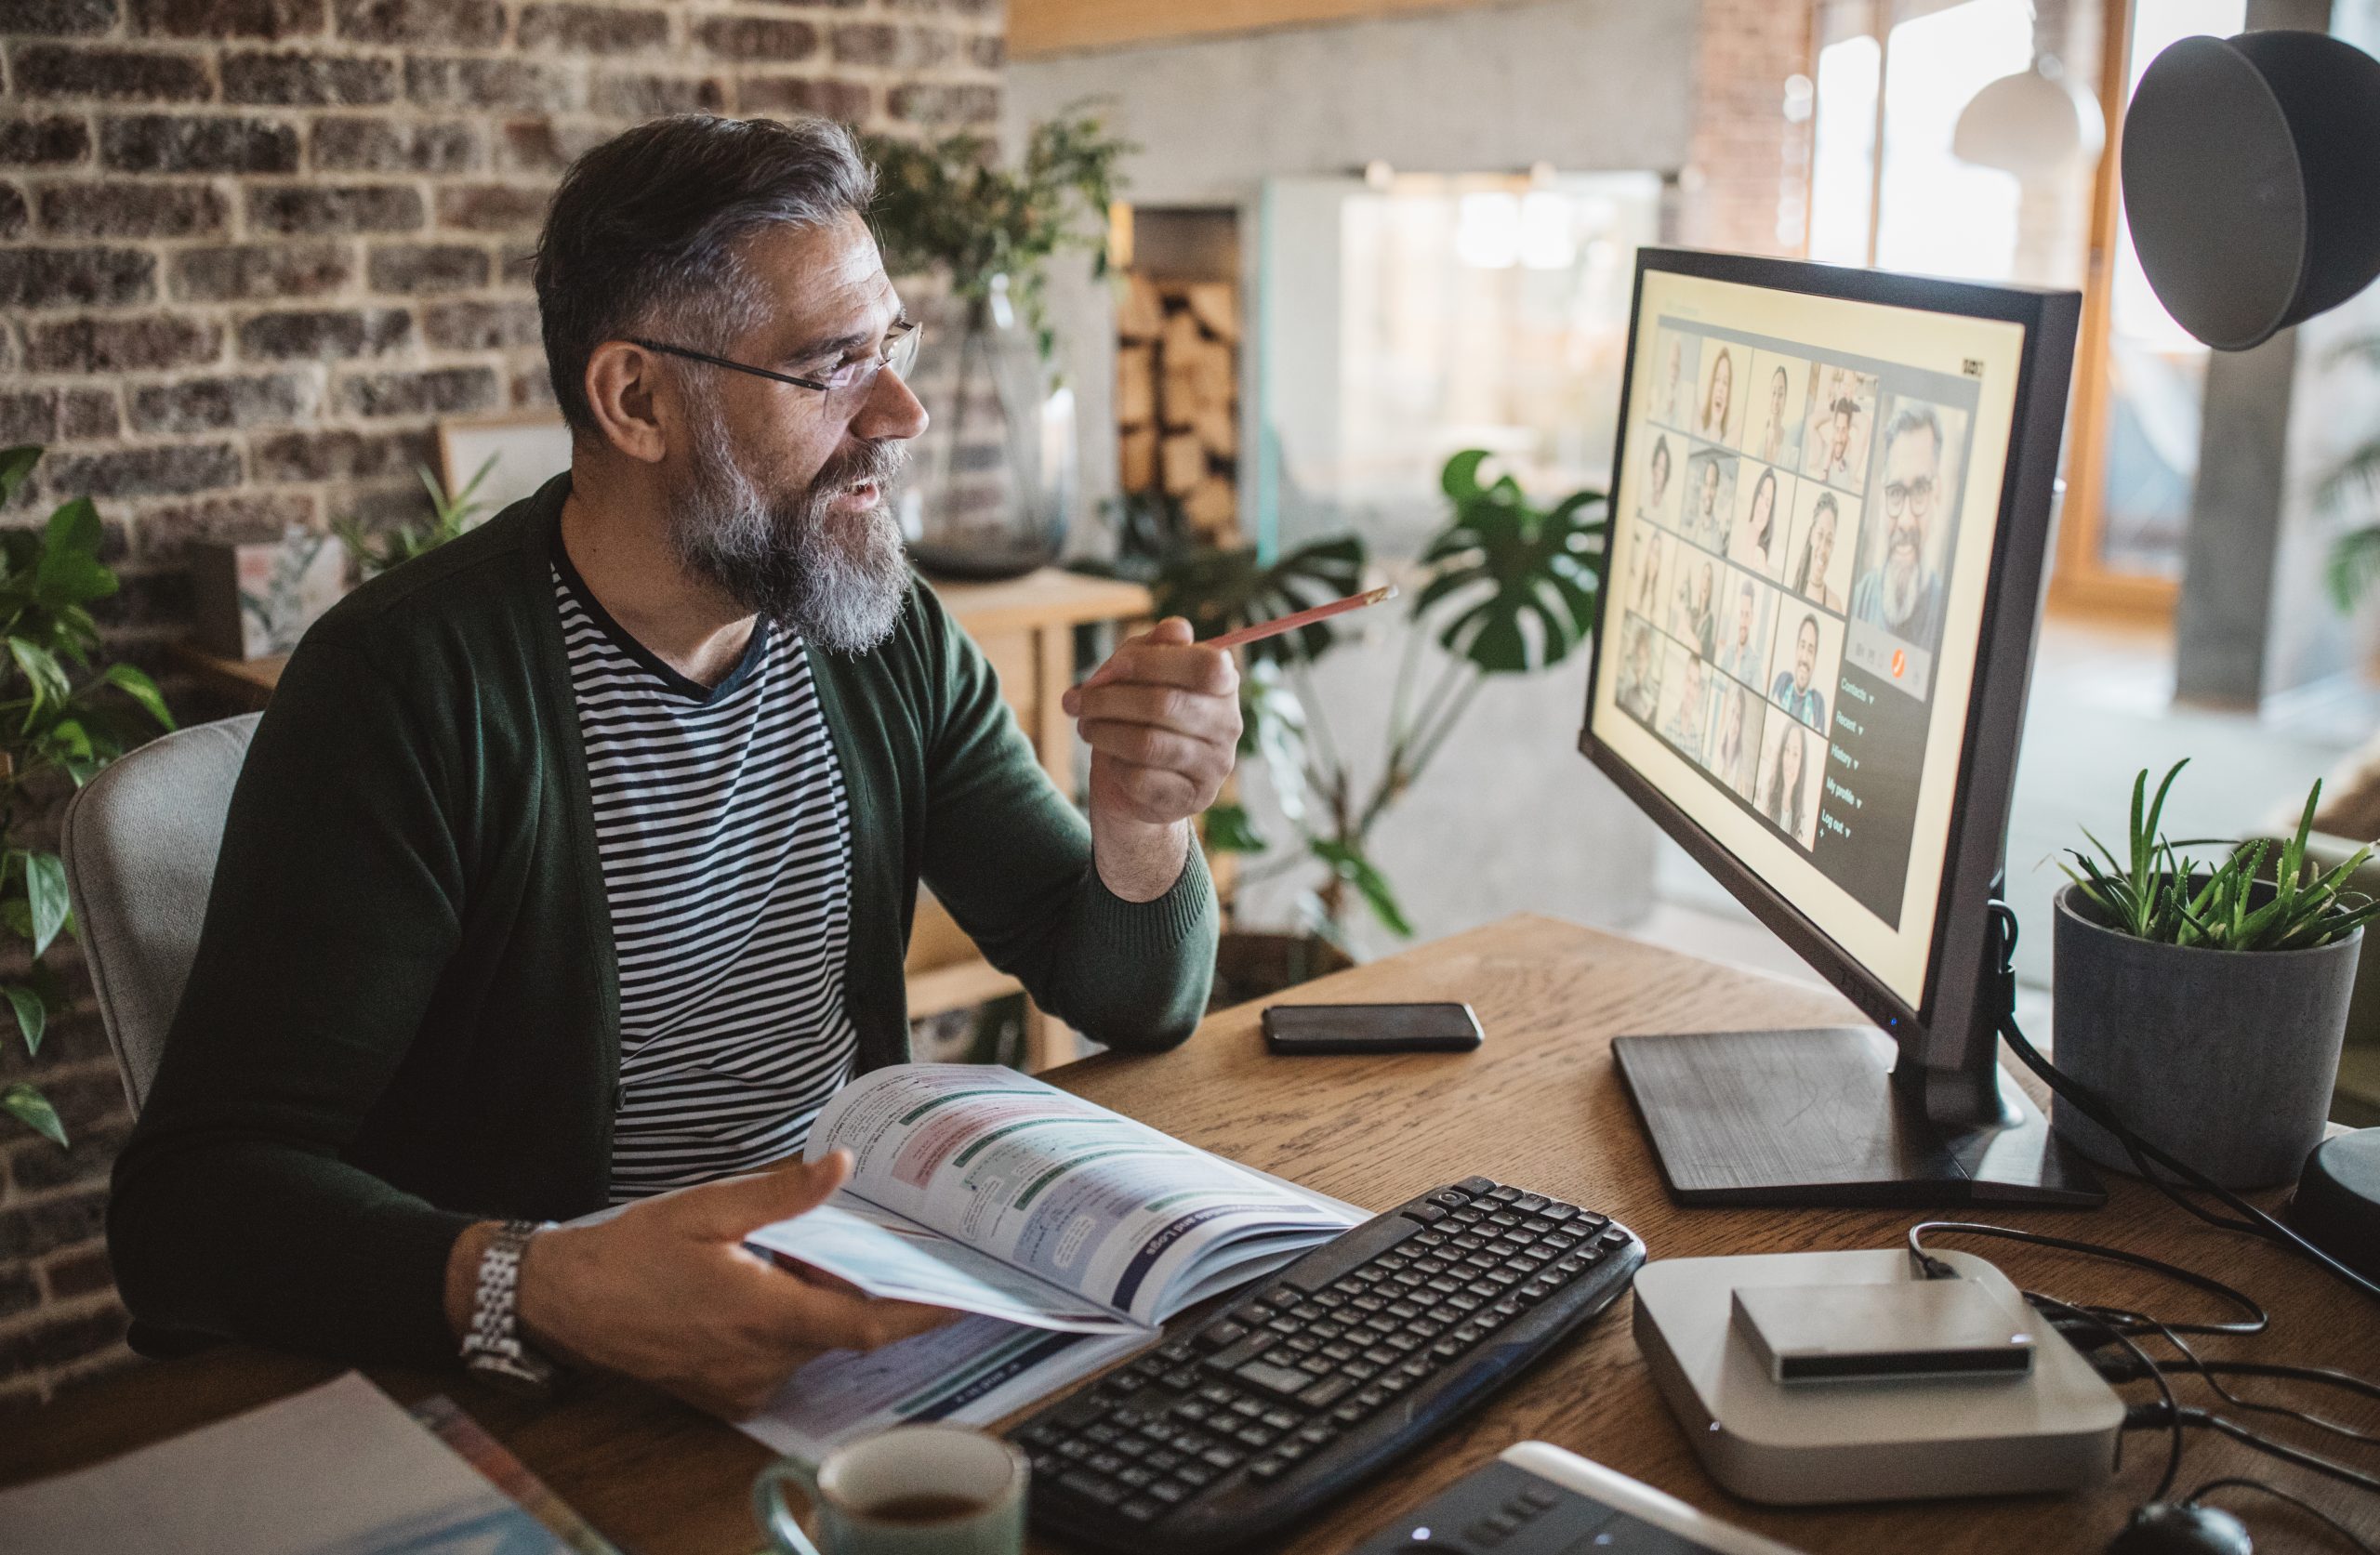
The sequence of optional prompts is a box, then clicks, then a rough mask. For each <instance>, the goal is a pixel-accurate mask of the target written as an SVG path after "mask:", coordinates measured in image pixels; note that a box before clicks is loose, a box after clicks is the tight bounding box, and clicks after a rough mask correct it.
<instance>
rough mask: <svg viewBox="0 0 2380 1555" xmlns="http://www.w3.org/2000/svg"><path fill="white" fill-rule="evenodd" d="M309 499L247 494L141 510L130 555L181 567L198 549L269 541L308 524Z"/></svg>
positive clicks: (310, 524) (296, 495) (286, 494)
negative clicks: (217, 545)
mask: <svg viewBox="0 0 2380 1555" xmlns="http://www.w3.org/2000/svg"><path fill="white" fill-rule="evenodd" d="M314 520H315V511H314V499H313V498H312V497H311V495H309V494H306V493H303V492H268V491H257V490H249V491H244V492H236V493H233V494H229V495H224V496H204V497H193V498H192V499H191V500H190V501H188V502H178V503H169V504H165V505H164V506H161V507H151V508H148V509H146V510H144V511H143V512H142V513H141V515H140V519H139V522H138V523H137V524H136V525H135V526H134V531H133V533H134V537H135V554H136V555H138V556H139V559H140V561H141V562H142V564H143V565H146V566H152V567H179V566H183V565H186V564H187V563H188V561H189V560H190V553H191V549H192V547H194V546H200V545H213V544H220V545H234V546H239V545H246V544H248V543H250V542H251V541H256V540H271V539H273V538H275V537H276V536H278V535H279V534H281V533H282V532H283V531H284V530H286V529H288V528H289V527H291V526H292V525H296V526H298V527H299V528H305V529H311V528H312V527H313V525H314Z"/></svg>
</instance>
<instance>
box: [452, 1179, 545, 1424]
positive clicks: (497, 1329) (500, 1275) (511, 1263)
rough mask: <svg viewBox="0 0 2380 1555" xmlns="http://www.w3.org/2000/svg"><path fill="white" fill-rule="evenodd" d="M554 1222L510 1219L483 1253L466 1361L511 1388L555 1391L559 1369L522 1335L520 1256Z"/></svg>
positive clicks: (465, 1348) (483, 1375) (479, 1372)
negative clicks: (537, 1235)
mask: <svg viewBox="0 0 2380 1555" xmlns="http://www.w3.org/2000/svg"><path fill="white" fill-rule="evenodd" d="M552 1225H553V1222H552V1221H550V1220H544V1221H539V1220H507V1221H505V1222H504V1223H503V1224H502V1225H500V1226H498V1227H497V1228H496V1235H495V1236H493V1237H492V1238H490V1239H489V1241H488V1245H487V1250H486V1251H485V1252H483V1253H482V1254H481V1255H480V1272H479V1273H480V1277H479V1292H478V1295H477V1296H476V1297H475V1298H474V1299H473V1301H472V1303H471V1331H470V1332H469V1333H468V1334H466V1335H464V1336H463V1364H464V1365H465V1366H466V1367H467V1368H468V1369H469V1371H470V1373H471V1375H472V1376H474V1377H480V1378H482V1379H483V1380H484V1381H487V1382H491V1383H494V1384H496V1386H497V1387H499V1388H502V1389H505V1390H508V1391H511V1392H518V1393H528V1394H544V1393H547V1392H549V1391H551V1390H552V1388H553V1385H554V1380H555V1375H556V1367H555V1365H554V1364H553V1362H551V1361H550V1360H549V1359H547V1358H546V1357H545V1356H543V1355H540V1354H539V1353H537V1351H535V1350H533V1349H531V1348H530V1347H529V1346H528V1344H527V1343H526V1342H524V1341H523V1340H522V1338H521V1318H520V1295H521V1256H522V1253H523V1252H524V1251H526V1250H527V1248H528V1245H529V1239H530V1238H531V1237H533V1236H535V1235H536V1234H537V1233H538V1232H541V1231H546V1230H549V1228H550V1227H551V1226H552Z"/></svg>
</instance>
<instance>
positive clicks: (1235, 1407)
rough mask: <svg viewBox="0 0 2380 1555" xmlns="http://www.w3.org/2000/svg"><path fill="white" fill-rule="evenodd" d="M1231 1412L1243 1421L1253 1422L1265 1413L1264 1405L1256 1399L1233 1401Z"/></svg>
mask: <svg viewBox="0 0 2380 1555" xmlns="http://www.w3.org/2000/svg"><path fill="white" fill-rule="evenodd" d="M1231 1412H1232V1413H1233V1414H1235V1415H1236V1416H1238V1417H1240V1418H1241V1419H1243V1420H1253V1419H1256V1418H1257V1417H1260V1416H1262V1415H1263V1413H1264V1405H1263V1403H1260V1402H1258V1401H1257V1400H1255V1399H1250V1398H1237V1399H1234V1400H1232V1401H1231Z"/></svg>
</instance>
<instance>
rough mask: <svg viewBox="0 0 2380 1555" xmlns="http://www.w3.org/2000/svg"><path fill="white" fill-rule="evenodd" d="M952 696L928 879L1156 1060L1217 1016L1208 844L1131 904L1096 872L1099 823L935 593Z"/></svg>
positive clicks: (935, 770)
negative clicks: (1047, 763) (1030, 736)
mask: <svg viewBox="0 0 2380 1555" xmlns="http://www.w3.org/2000/svg"><path fill="white" fill-rule="evenodd" d="M919 596H920V600H919V604H920V608H921V609H922V611H923V612H924V613H925V616H926V625H927V627H928V631H927V638H928V641H929V645H930V649H931V652H932V658H933V661H934V662H933V665H932V669H933V672H934V678H935V684H936V686H937V688H938V694H937V696H936V698H935V700H936V703H937V705H936V706H935V707H933V708H932V710H931V713H930V716H929V719H928V727H927V729H926V730H925V735H926V751H925V758H926V800H925V827H924V837H923V843H924V852H923V859H922V875H923V877H924V880H925V883H926V885H927V886H928V887H929V888H930V889H931V890H932V891H933V893H934V895H935V897H936V898H937V899H939V900H940V901H941V903H943V905H944V906H945V907H947V908H949V909H950V916H952V917H953V918H954V919H956V920H957V921H958V924H959V928H961V929H965V930H966V931H967V934H968V937H969V938H970V939H972V940H973V941H974V942H975V943H976V945H977V947H978V948H980V949H981V950H982V951H983V953H984V955H985V956H986V957H987V958H988V959H989V960H990V961H991V963H992V965H994V966H996V967H998V968H999V969H1001V970H1003V971H1006V972H1009V973H1011V974H1012V975H1013V976H1014V977H1016V978H1017V979H1018V981H1020V982H1023V983H1024V984H1025V991H1026V992H1027V993H1029V994H1031V995H1033V1000H1034V1002H1035V1003H1036V1004H1038V1005H1039V1006H1040V1007H1041V1008H1043V1009H1046V1010H1048V1011H1049V1012H1050V1013H1051V1014H1052V1015H1055V1016H1057V1017H1058V1018H1059V1019H1060V1020H1062V1021H1065V1022H1066V1023H1067V1024H1069V1025H1071V1026H1074V1027H1075V1028H1076V1029H1078V1030H1079V1031H1081V1032H1083V1033H1084V1034H1087V1035H1089V1036H1091V1037H1092V1038H1093V1039H1095V1040H1097V1041H1099V1042H1103V1043H1105V1044H1107V1045H1108V1046H1110V1047H1113V1048H1131V1049H1139V1050H1143V1051H1156V1050H1159V1049H1163V1048H1170V1047H1173V1046H1174V1045H1176V1044H1177V1043H1179V1042H1181V1041H1182V1040H1183V1038H1184V1037H1186V1036H1188V1035H1189V1034H1190V1031H1191V1028H1193V1027H1194V1026H1196V1025H1197V1023H1198V1018H1199V1017H1200V1016H1201V1015H1202V1014H1204V1013H1205V1011H1206V1004H1207V994H1208V991H1209V989H1210V986H1211V984H1212V982H1213V978H1214V968H1215V941H1216V934H1217V922H1218V914H1217V910H1216V906H1215V893H1214V887H1213V884H1212V882H1211V881H1210V879H1209V877H1208V874H1207V865H1206V860H1205V858H1204V857H1203V856H1202V855H1201V854H1200V852H1199V850H1198V849H1197V846H1196V844H1195V843H1194V844H1193V845H1192V847H1191V849H1190V851H1189V858H1188V860H1187V861H1186V862H1185V863H1184V865H1183V871H1182V875H1181V876H1180V877H1179V878H1178V879H1177V880H1175V882H1174V883H1173V886H1172V887H1171V889H1170V890H1168V891H1167V892H1166V893H1165V894H1164V895H1162V896H1160V897H1157V899H1156V900H1155V901H1151V902H1127V901H1125V900H1124V899H1123V898H1121V897H1119V896H1117V894H1116V893H1115V892H1113V891H1111V890H1108V889H1107V886H1106V883H1105V882H1104V881H1103V880H1101V879H1100V877H1099V871H1098V870H1097V869H1096V868H1094V867H1092V863H1091V824H1090V823H1089V822H1088V821H1087V820H1085V819H1084V817H1083V814H1082V811H1080V810H1078V809H1076V808H1075V806H1074V803H1073V801H1072V800H1071V799H1070V798H1069V797H1067V796H1065V795H1064V794H1061V793H1060V792H1059V791H1058V788H1057V785H1056V784H1052V783H1051V781H1050V776H1049V773H1048V772H1046V771H1043V770H1042V767H1041V764H1040V762H1039V760H1038V758H1036V757H1035V755H1034V751H1033V746H1032V744H1031V743H1030V742H1029V741H1027V740H1026V739H1025V732H1024V731H1023V730H1021V729H1019V728H1018V727H1017V723H1016V718H1015V715H1014V714H1013V713H1012V712H1011V711H1010V709H1009V706H1008V704H1007V703H1006V702H1005V701H1003V700H1002V699H1001V696H1000V689H999V681H998V676H997V675H996V674H995V673H994V672H993V669H992V667H991V665H990V664H989V663H988V662H987V661H986V660H985V657H984V654H983V651H982V650H981V649H980V648H978V647H977V646H976V645H975V643H974V642H973V641H972V639H970V638H968V636H967V635H966V634H965V633H964V632H962V631H960V630H959V627H958V626H957V624H956V623H955V622H953V621H952V620H951V619H950V617H949V616H948V615H947V614H946V613H945V612H944V610H943V608H942V605H941V603H940V601H939V600H935V599H934V598H933V596H932V591H931V590H928V589H926V588H925V587H924V586H922V585H920V586H919Z"/></svg>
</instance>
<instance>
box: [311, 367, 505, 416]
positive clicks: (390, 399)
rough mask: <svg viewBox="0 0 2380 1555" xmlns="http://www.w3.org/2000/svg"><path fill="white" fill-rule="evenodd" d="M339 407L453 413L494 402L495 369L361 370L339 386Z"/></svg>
mask: <svg viewBox="0 0 2380 1555" xmlns="http://www.w3.org/2000/svg"><path fill="white" fill-rule="evenodd" d="M338 400H339V408H340V409H342V410H346V411H350V412H352V413H353V414H355V415H432V414H434V415H456V414H457V413H460V412H463V411H475V410H486V409H487V408H488V407H489V406H491V405H493V404H495V403H496V370H495V369H494V368H491V367H441V368H438V369H436V370H435V371H432V372H428V373H362V374H358V375H357V376H354V377H351V378H349V379H347V380H346V381H345V382H343V383H341V384H340V385H339V386H338Z"/></svg>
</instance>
